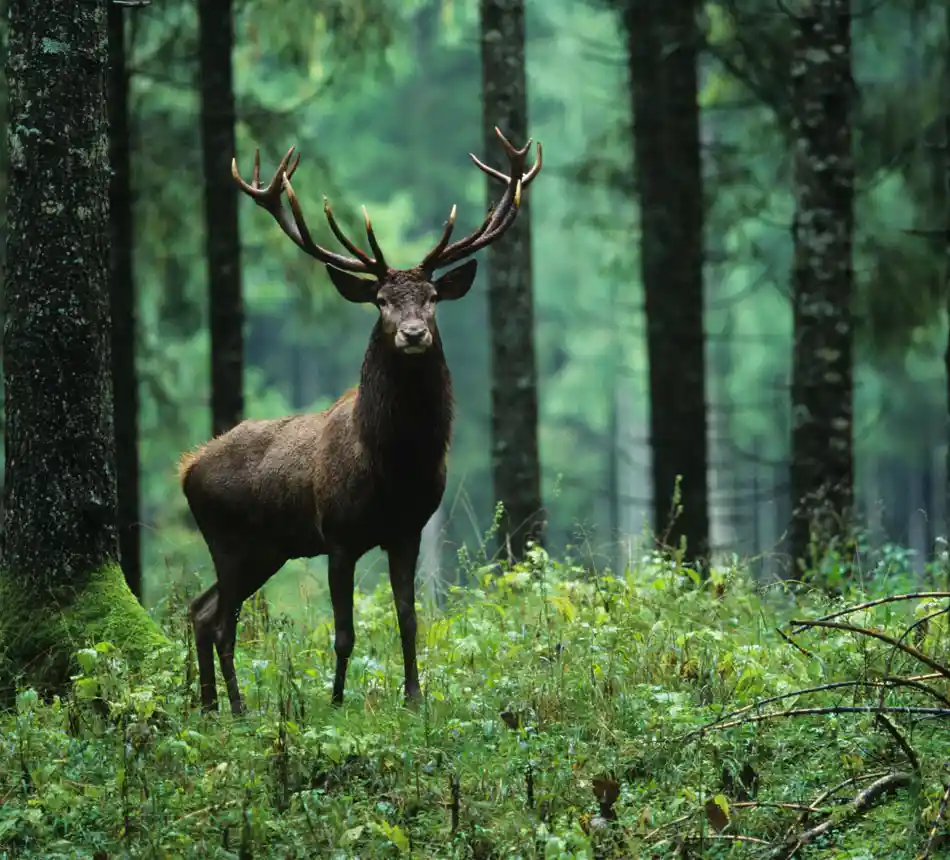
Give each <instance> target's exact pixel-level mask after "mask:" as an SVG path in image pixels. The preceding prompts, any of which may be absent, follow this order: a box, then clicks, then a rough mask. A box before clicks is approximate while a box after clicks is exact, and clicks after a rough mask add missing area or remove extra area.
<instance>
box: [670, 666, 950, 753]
mask: <svg viewBox="0 0 950 860" xmlns="http://www.w3.org/2000/svg"><path fill="white" fill-rule="evenodd" d="M847 687H852V688H854V687H883V688H885V689H890V688H892V687H911V688H913V689H915V690H920V691H921V692H925V693H929V694H930V695H931V696H933V697H934V698H936V699H937V700H938V701H941V702H943V703H944V704H945V705H946V706H947V708H950V699H948V698H947V697H946V696H944V695H942V694H941V693H939V692H938V691H936V690H934V689H932V688H931V687H928V686H927V685H926V684H921V683H920V682H919V681H917V680H911V679H906V678H899V677H893V676H892V677H887V678H884V679H882V680H880V681H833V682H831V683H828V684H819V685H818V686H816V687H805V688H804V689H801V690H793V691H792V692H790V693H781V694H780V695H778V696H769V697H768V698H767V699H759V700H757V701H755V702H753V703H752V704H751V705H746V706H745V707H743V708H738V709H737V710H735V711H730V712H729V713H728V714H723V715H722V716H721V717H719V719H718V720H713V721H712V722H709V723H706V724H705V725H703V726H700V727H699V728H698V729H693V731H691V732H689V733H687V734H685V735H683V737H682V740H684V741H685V740H690V739H692V738H693V737H695V736H696V735H700V734H702V733H703V732H704V731H706V729H709V728H712V727H714V726H716V725H718V724H719V723H721V722H722V721H723V720H731V719H733V718H734V717H739V716H742V714H747V713H748V712H749V711H754V710H757V709H758V708H764V707H765V706H766V705H772V704H775V702H781V701H783V700H785V699H793V698H795V697H796V696H804V695H807V694H810V693H824V692H827V691H828V690H840V689H843V688H847Z"/></svg>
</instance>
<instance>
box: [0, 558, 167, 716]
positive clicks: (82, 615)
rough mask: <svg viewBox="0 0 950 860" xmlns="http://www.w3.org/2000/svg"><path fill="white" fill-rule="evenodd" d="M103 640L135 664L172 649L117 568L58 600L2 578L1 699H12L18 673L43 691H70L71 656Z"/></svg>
mask: <svg viewBox="0 0 950 860" xmlns="http://www.w3.org/2000/svg"><path fill="white" fill-rule="evenodd" d="M100 640H109V641H111V642H115V643H118V644H119V645H120V646H121V647H122V648H123V649H124V650H125V652H126V654H127V655H128V656H129V657H130V658H134V659H136V660H143V659H144V658H145V657H146V656H148V655H150V654H152V653H153V652H154V651H155V649H157V648H161V647H162V646H164V645H167V644H168V640H167V639H166V638H165V636H164V635H163V634H162V633H161V631H160V630H159V629H158V628H157V627H156V626H155V624H154V623H153V622H152V620H151V618H149V616H148V614H147V613H146V612H145V610H144V609H143V608H142V606H141V604H140V603H139V602H138V601H137V600H136V599H135V597H134V596H133V595H132V592H131V591H129V589H128V586H127V585H126V584H125V579H124V578H123V576H122V571H121V570H120V569H119V567H118V566H117V565H113V566H110V567H106V568H104V569H103V570H99V571H95V572H93V573H92V574H90V575H89V577H88V578H87V580H86V581H85V582H83V583H76V585H75V588H74V589H63V590H62V591H60V592H59V593H57V594H54V595H45V594H40V595H38V594H36V593H35V590H33V589H30V588H29V587H27V586H26V585H25V583H24V582H23V581H22V580H21V579H18V578H16V577H14V576H11V575H10V574H9V573H8V572H4V573H2V574H0V698H2V697H4V696H6V695H9V691H10V689H11V688H12V685H13V681H14V679H13V678H12V677H11V676H10V673H11V672H12V671H13V669H14V668H15V669H16V670H17V671H22V672H23V674H24V675H25V678H26V681H27V682H28V683H30V684H32V685H35V686H36V687H38V688H40V689H43V690H50V689H52V690H58V689H63V688H64V686H65V687H68V680H67V679H68V677H69V670H70V669H71V668H72V667H71V665H70V659H71V652H72V651H73V650H75V649H76V648H78V647H83V646H85V645H87V644H89V643H95V642H98V641H100ZM20 680H22V679H20Z"/></svg>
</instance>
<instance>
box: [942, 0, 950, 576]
mask: <svg viewBox="0 0 950 860" xmlns="http://www.w3.org/2000/svg"><path fill="white" fill-rule="evenodd" d="M944 19H945V27H946V33H945V45H944V64H945V66H944V77H943V80H944V83H945V85H946V86H947V87H948V90H947V93H948V95H947V96H946V97H947V99H948V100H947V101H946V102H945V105H946V106H945V108H944V110H945V111H946V112H945V113H944V117H943V153H942V155H943V185H944V187H943V208H944V215H943V217H944V219H945V221H944V230H945V233H944V236H945V241H946V243H947V244H946V249H945V259H944V266H945V269H944V283H945V289H946V291H947V292H946V301H947V311H948V315H950V0H948V2H946V3H945V4H944ZM944 367H945V368H946V386H947V430H946V438H945V440H944V441H945V443H946V445H947V453H946V469H945V476H944V483H945V486H944V509H943V510H944V513H943V528H944V530H945V531H944V534H946V530H947V529H950V332H948V333H947V348H946V351H945V352H944ZM947 573H948V574H950V571H947Z"/></svg>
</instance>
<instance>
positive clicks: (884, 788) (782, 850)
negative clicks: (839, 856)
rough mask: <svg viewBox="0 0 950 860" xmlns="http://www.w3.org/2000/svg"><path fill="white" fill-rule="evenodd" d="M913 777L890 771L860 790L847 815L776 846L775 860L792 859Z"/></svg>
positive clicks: (906, 783) (831, 818)
mask: <svg viewBox="0 0 950 860" xmlns="http://www.w3.org/2000/svg"><path fill="white" fill-rule="evenodd" d="M913 779H914V776H913V774H910V773H903V772H898V773H889V774H888V775H887V776H883V777H881V778H880V779H878V780H877V781H876V782H873V783H872V784H871V785H869V786H868V787H867V788H865V789H863V790H862V791H860V792H858V794H857V795H856V796H855V798H854V800H852V801H851V808H850V809H849V810H848V811H847V813H845V815H843V816H842V817H837V816H832V817H830V818H827V819H826V820H825V821H822V822H821V824H818V825H816V826H815V827H812V828H811V829H810V830H806V831H805V832H804V833H799V834H798V835H797V836H795V837H792V839H790V840H787V841H786V842H785V843H784V844H782V845H780V846H779V847H778V848H776V850H775V851H774V852H773V854H772V856H773V857H774V858H775V860H790V858H791V857H794V856H795V854H796V853H798V850H799V849H800V848H803V847H804V846H805V845H807V844H808V843H810V842H814V841H815V840H816V839H818V838H819V837H821V836H824V835H825V834H827V833H828V832H830V831H831V830H834V829H835V828H836V827H840V826H841V825H843V824H846V823H848V822H850V821H851V820H853V819H854V818H856V817H857V816H859V815H863V814H864V813H865V812H867V811H868V810H869V809H870V808H871V807H872V806H873V805H874V804H875V803H876V802H877V801H878V800H880V799H881V798H883V797H884V795H885V794H887V793H888V792H891V791H895V790H896V789H898V788H904V787H906V786H908V785H910V784H911V782H912V781H913Z"/></svg>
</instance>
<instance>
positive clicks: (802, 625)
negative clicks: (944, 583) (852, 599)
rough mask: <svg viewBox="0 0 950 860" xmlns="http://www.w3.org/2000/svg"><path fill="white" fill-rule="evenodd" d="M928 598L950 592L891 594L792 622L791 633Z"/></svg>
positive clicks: (948, 595) (945, 594)
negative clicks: (864, 612) (907, 601)
mask: <svg viewBox="0 0 950 860" xmlns="http://www.w3.org/2000/svg"><path fill="white" fill-rule="evenodd" d="M929 597H950V591H915V592H913V593H912V594H892V595H891V596H890V597H880V598H878V599H877V600H869V601H868V602H867V603H859V604H857V605H856V606H849V607H848V608H847V609H842V610H841V611H840V612H832V613H831V615H823V616H822V617H821V618H816V619H815V620H814V621H793V622H792V624H794V625H797V626H796V627H794V628H793V629H792V633H793V634H794V633H801V632H803V631H805V630H807V629H808V628H809V626H811V625H812V624H817V623H818V622H819V621H831V620H832V619H834V618H840V617H841V616H842V615H850V614H851V613H852V612H860V611H861V610H862V609H871V608H872V607H874V606H881V605H882V604H884V603H896V602H897V601H898V600H925V599H927V598H929Z"/></svg>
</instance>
